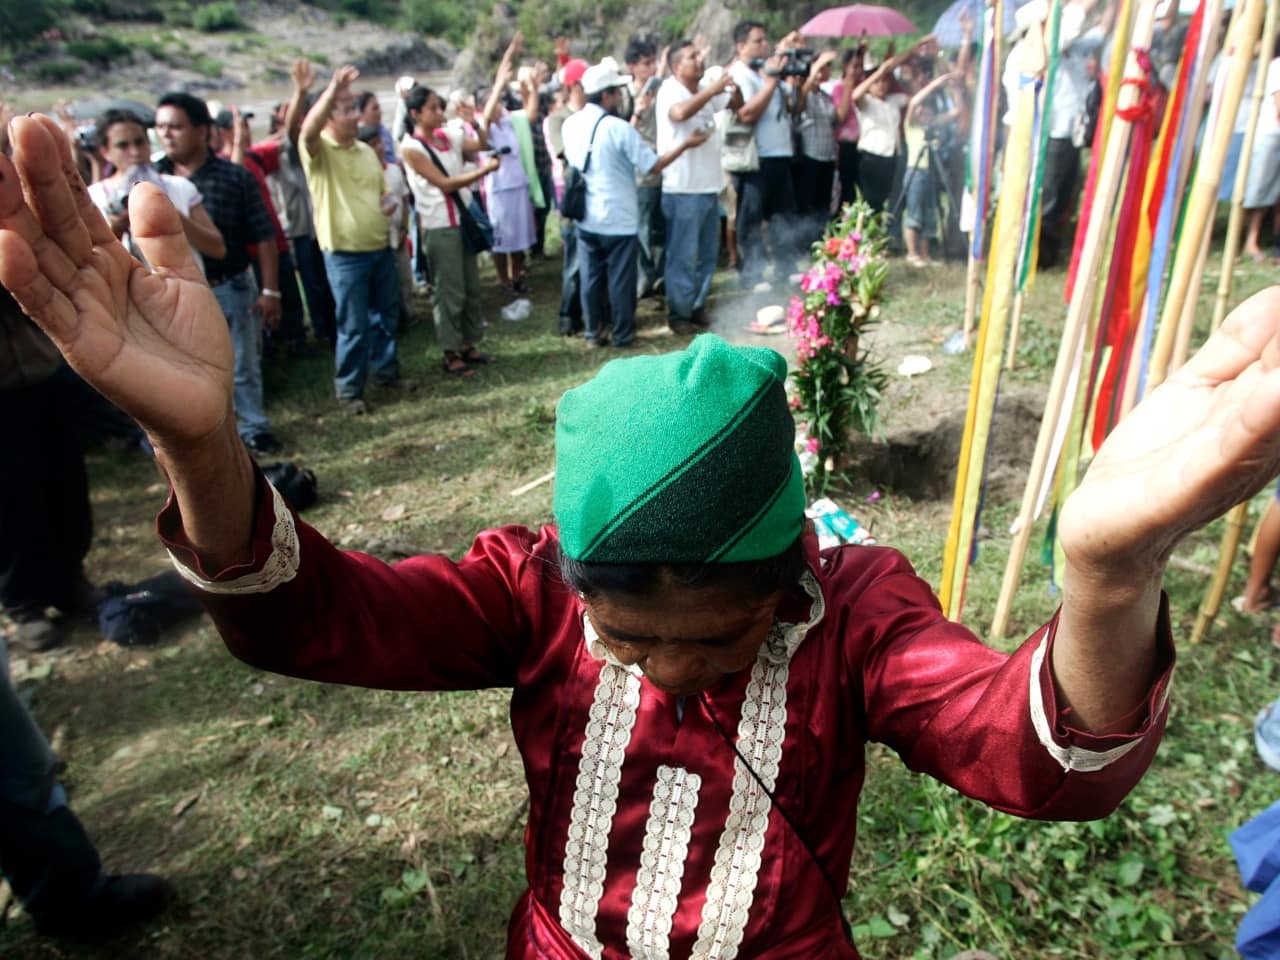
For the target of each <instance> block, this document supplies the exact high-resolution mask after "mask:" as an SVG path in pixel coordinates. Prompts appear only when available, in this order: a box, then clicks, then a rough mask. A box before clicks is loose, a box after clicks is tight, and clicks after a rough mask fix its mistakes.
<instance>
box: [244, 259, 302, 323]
mask: <svg viewBox="0 0 1280 960" xmlns="http://www.w3.org/2000/svg"><path fill="white" fill-rule="evenodd" d="M253 275H254V277H255V278H256V279H257V281H258V289H259V290H261V289H262V288H263V287H264V286H265V284H264V283H263V282H262V270H261V268H260V267H259V266H258V261H257V260H254V261H253ZM279 283H280V329H279V330H274V331H273V330H268V331H266V333H267V338H268V340H269V341H275V342H279V343H283V344H285V345H286V346H291V347H292V346H300V345H301V344H304V343H306V342H307V326H306V314H305V313H304V312H303V309H302V292H301V291H300V290H299V289H298V272H297V270H296V269H295V268H294V265H293V254H292V253H291V252H290V251H288V250H282V251H281V252H280V281H279Z"/></svg>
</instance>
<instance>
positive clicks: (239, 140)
mask: <svg viewBox="0 0 1280 960" xmlns="http://www.w3.org/2000/svg"><path fill="white" fill-rule="evenodd" d="M228 110H229V112H230V113H231V156H230V157H228V158H227V159H229V160H230V161H231V162H232V163H234V164H235V165H236V166H237V167H243V166H244V165H245V163H246V162H247V161H246V160H245V155H246V154H247V153H248V152H249V121H248V120H246V119H245V118H244V114H242V113H241V112H240V108H239V107H235V106H233V107H229V108H228Z"/></svg>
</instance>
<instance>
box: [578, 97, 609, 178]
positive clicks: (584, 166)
mask: <svg viewBox="0 0 1280 960" xmlns="http://www.w3.org/2000/svg"><path fill="white" fill-rule="evenodd" d="M608 115H609V114H608V112H602V113H601V114H600V116H599V117H598V118H597V119H596V124H595V126H594V127H592V128H591V139H590V140H588V141H587V159H586V160H584V161H583V163H582V174H583V176H586V173H587V171H588V170H590V169H591V151H592V150H593V149H595V145H596V131H597V130H599V129H600V124H602V123H603V122H604V118H605V117H607V116H608Z"/></svg>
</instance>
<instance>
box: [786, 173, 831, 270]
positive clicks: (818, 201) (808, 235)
mask: <svg viewBox="0 0 1280 960" xmlns="http://www.w3.org/2000/svg"><path fill="white" fill-rule="evenodd" d="M791 172H792V176H793V178H794V180H795V185H796V224H797V226H796V231H797V232H796V245H797V247H798V248H799V250H801V251H803V250H806V249H808V247H809V246H810V245H811V244H814V243H817V242H818V240H820V239H822V231H823V230H825V229H826V227H827V223H828V222H829V221H830V220H831V188H832V185H833V184H834V183H835V179H836V165H835V161H834V160H815V159H813V157H806V156H801V157H800V159H799V160H798V161H796V163H795V165H794V166H793V167H792V168H791Z"/></svg>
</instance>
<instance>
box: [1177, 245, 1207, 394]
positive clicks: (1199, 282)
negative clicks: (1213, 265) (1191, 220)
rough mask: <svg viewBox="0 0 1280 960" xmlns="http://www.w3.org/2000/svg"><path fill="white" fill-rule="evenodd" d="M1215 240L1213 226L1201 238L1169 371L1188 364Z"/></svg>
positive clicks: (1179, 321)
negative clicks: (1210, 242)
mask: <svg viewBox="0 0 1280 960" xmlns="http://www.w3.org/2000/svg"><path fill="white" fill-rule="evenodd" d="M1212 238H1213V224H1212V223H1209V224H1208V226H1207V227H1206V228H1205V231H1204V236H1202V237H1201V238H1200V251H1199V255H1198V256H1197V257H1196V265H1195V267H1194V268H1193V270H1192V271H1191V285H1190V287H1189V288H1188V292H1187V300H1186V302H1185V303H1184V304H1183V306H1182V316H1181V317H1179V318H1178V334H1177V336H1176V337H1175V338H1174V341H1173V356H1172V357H1171V358H1170V360H1169V369H1170V370H1177V369H1178V368H1179V367H1180V366H1182V365H1183V364H1184V363H1186V362H1187V353H1188V352H1189V351H1190V349H1191V332H1192V330H1193V329H1194V328H1195V325H1196V311H1197V310H1198V309H1199V307H1200V288H1201V287H1202V286H1203V285H1204V267H1205V264H1206V263H1208V262H1209V241H1210V240H1211V239H1212Z"/></svg>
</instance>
